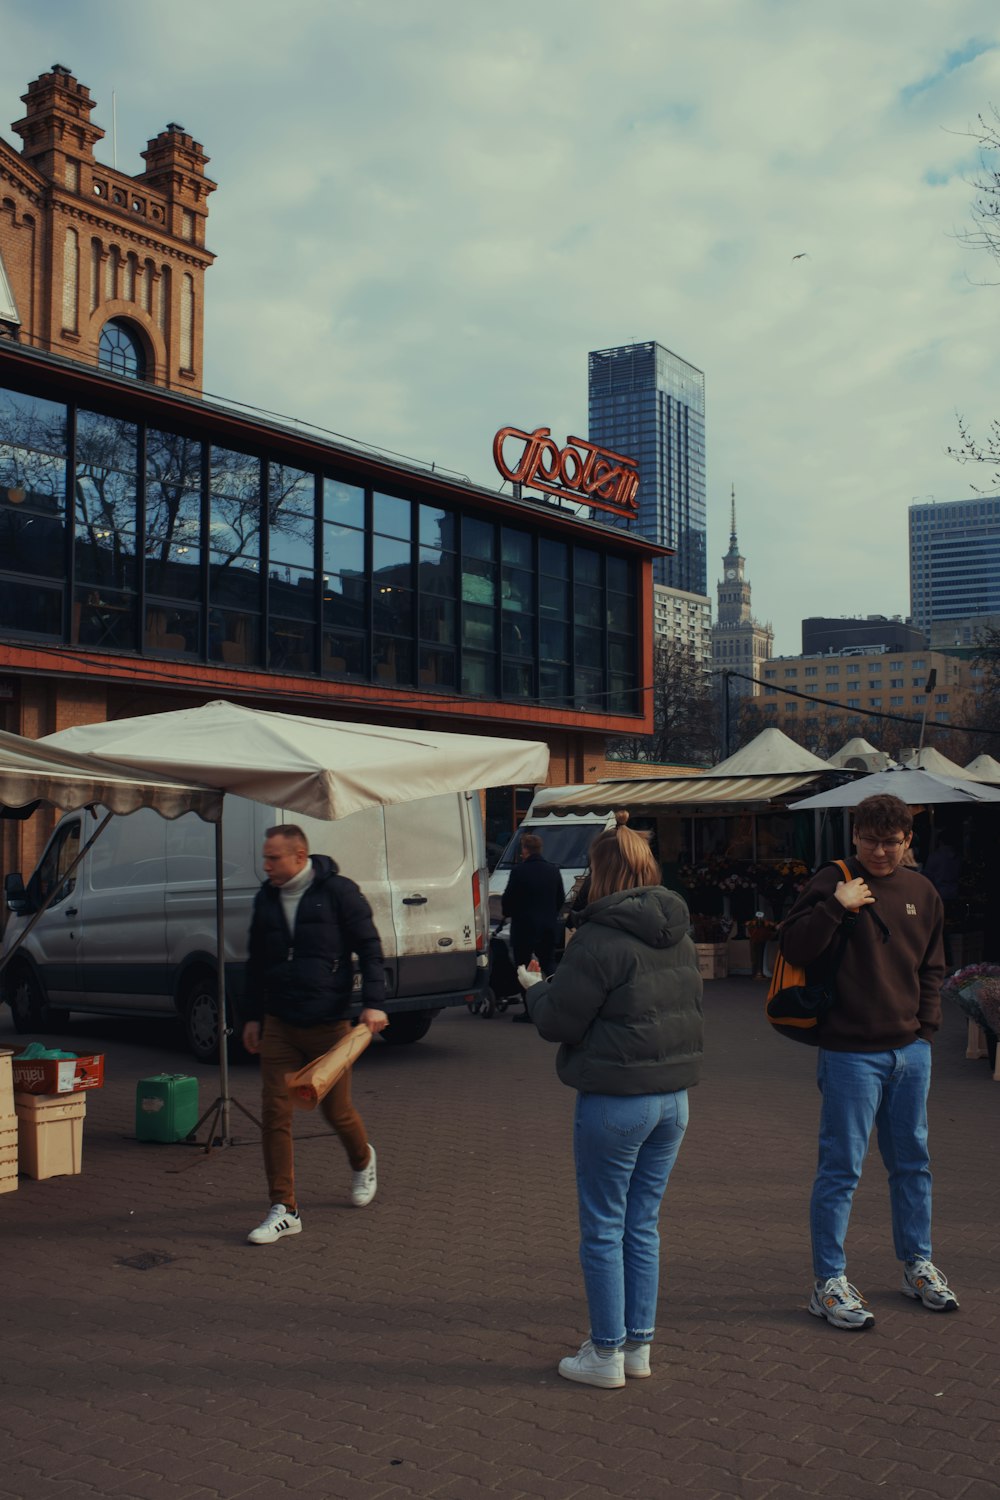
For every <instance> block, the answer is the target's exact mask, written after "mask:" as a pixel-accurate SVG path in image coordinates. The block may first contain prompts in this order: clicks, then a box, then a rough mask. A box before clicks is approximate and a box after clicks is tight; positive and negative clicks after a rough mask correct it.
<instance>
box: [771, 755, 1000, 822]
mask: <svg viewBox="0 0 1000 1500" xmlns="http://www.w3.org/2000/svg"><path fill="white" fill-rule="evenodd" d="M885 792H888V793H889V794H890V795H891V796H893V797H898V798H899V799H900V801H901V802H905V803H906V805H907V807H926V806H928V805H931V804H936V803H940V802H959V803H965V804H966V805H974V804H976V803H980V802H982V803H985V802H1000V790H998V789H997V788H995V787H991V786H985V785H983V783H981V782H976V781H971V780H969V779H962V780H960V779H959V778H958V777H955V778H953V779H952V778H946V777H943V776H932V775H931V773H930V772H929V771H918V770H913V769H911V768H910V767H909V766H896V767H894V768H893V769H891V770H888V771H873V772H872V773H871V774H870V775H869V776H859V777H858V779H857V781H849V782H847V783H846V784H845V785H844V786H835V787H833V788H832V789H831V790H830V791H828V792H817V793H816V795H815V796H813V797H805V798H803V800H802V801H801V802H792V803H790V804H789V807H790V810H792V811H794V812H798V811H800V810H803V811H804V810H806V809H808V808H813V807H815V808H824V807H857V805H858V803H859V802H863V801H864V799H865V798H866V797H874V796H875V795H876V794H879V793H885Z"/></svg>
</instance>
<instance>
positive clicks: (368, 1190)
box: [351, 1141, 378, 1208]
mask: <svg viewBox="0 0 1000 1500" xmlns="http://www.w3.org/2000/svg"><path fill="white" fill-rule="evenodd" d="M368 1151H369V1157H368V1165H367V1166H366V1167H362V1168H361V1171H360V1172H352V1173H351V1202H352V1203H353V1204H354V1207H355V1208H364V1207H365V1205H366V1204H368V1203H370V1202H371V1201H372V1199H373V1198H374V1196H375V1193H376V1191H377V1189H378V1177H377V1176H376V1174H375V1147H374V1146H373V1145H372V1143H371V1141H369V1142H368Z"/></svg>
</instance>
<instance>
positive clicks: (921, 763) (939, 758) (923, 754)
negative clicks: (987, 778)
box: [903, 745, 970, 781]
mask: <svg viewBox="0 0 1000 1500" xmlns="http://www.w3.org/2000/svg"><path fill="white" fill-rule="evenodd" d="M903 764H904V765H905V766H906V767H907V768H908V769H909V770H913V771H929V772H930V774H931V775H932V776H944V777H946V778H947V779H948V780H951V781H966V780H969V779H970V778H969V773H968V771H967V770H966V769H965V767H964V766H960V765H959V764H958V762H957V761H954V760H949V759H948V757H947V755H942V754H941V752H940V750H935V749H934V746H933V745H925V746H924V747H923V749H922V750H916V751H914V753H913V754H912V755H911V756H909V757H908V758H907V759H906V760H905V761H904V762H903Z"/></svg>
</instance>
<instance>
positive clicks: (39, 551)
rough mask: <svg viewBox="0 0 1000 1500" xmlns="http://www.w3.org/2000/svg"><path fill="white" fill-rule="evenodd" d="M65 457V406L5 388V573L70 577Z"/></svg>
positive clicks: (1, 516) (1, 441)
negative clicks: (66, 528) (68, 572)
mask: <svg viewBox="0 0 1000 1500" xmlns="http://www.w3.org/2000/svg"><path fill="white" fill-rule="evenodd" d="M65 455H66V408H65V407H64V406H59V405H57V404H56V403H55V402H54V401H43V400H39V399H37V398H35V397H32V396H21V395H18V394H17V393H16V392H14V391H4V392H0V568H3V569H4V571H5V572H11V573H19V574H28V575H30V576H32V577H41V578H62V577H63V576H64V575H65V570H66V557H65V537H66V530H65V511H66V456H65ZM11 623H13V622H11Z"/></svg>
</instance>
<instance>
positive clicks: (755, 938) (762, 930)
mask: <svg viewBox="0 0 1000 1500" xmlns="http://www.w3.org/2000/svg"><path fill="white" fill-rule="evenodd" d="M777 936H778V924H777V922H772V921H771V919H770V918H769V917H765V915H764V913H763V912H762V911H758V912H754V914H753V916H752V917H751V918H750V921H749V922H748V923H747V937H748V938H749V939H750V976H751V978H752V979H763V978H764V949H765V948H766V947H767V945H768V943H771V942H773V941H774V939H775V938H776V937H777Z"/></svg>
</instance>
